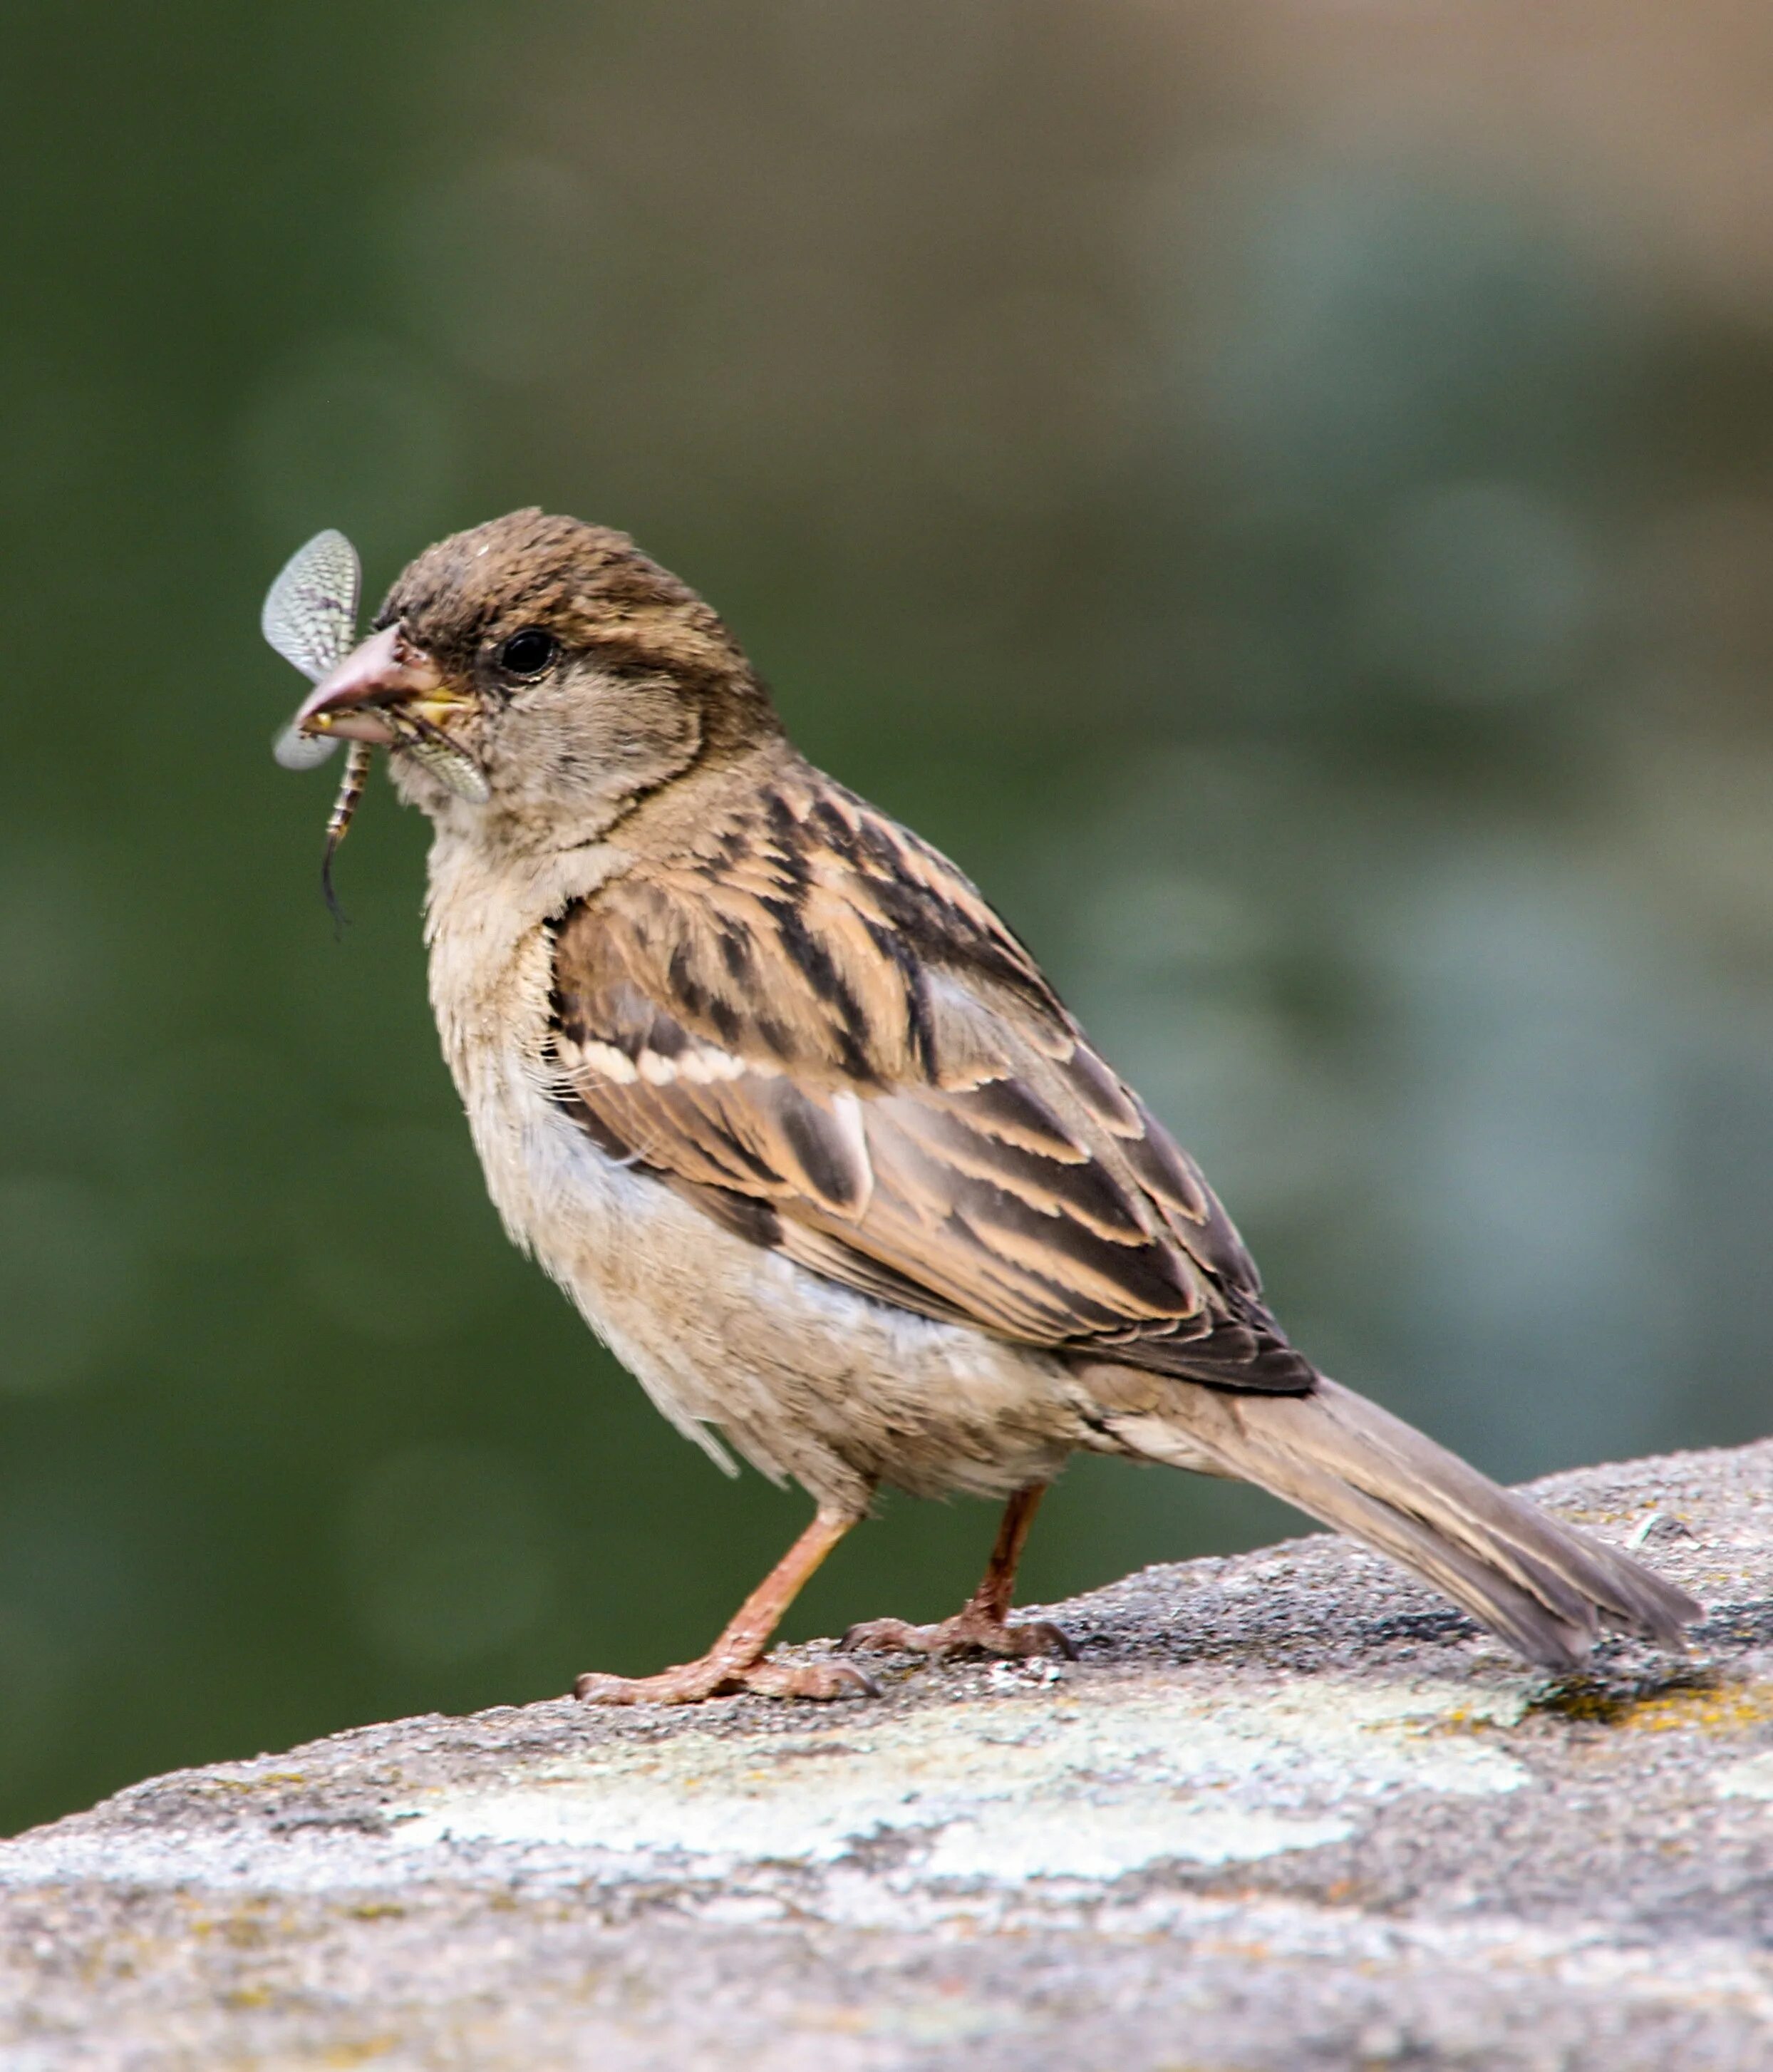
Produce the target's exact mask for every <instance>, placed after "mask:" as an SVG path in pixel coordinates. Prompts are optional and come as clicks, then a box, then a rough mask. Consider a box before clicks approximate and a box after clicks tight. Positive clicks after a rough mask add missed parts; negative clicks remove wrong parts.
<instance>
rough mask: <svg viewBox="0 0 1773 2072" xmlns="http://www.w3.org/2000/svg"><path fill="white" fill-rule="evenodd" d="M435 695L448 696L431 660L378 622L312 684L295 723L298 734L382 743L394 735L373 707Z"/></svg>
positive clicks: (437, 697) (409, 702)
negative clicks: (375, 629) (377, 629)
mask: <svg viewBox="0 0 1773 2072" xmlns="http://www.w3.org/2000/svg"><path fill="white" fill-rule="evenodd" d="M440 699H441V700H449V693H447V692H445V690H444V688H443V678H442V677H441V676H440V675H439V673H438V672H437V664H435V663H434V662H433V660H431V658H430V656H429V655H427V654H426V653H425V650H424V649H423V648H415V647H414V646H413V645H412V643H411V642H410V641H409V640H408V639H406V637H405V635H404V634H403V633H402V632H401V631H400V627H398V626H384V627H383V628H382V630H381V631H380V633H372V634H371V635H370V636H369V638H368V639H367V640H365V641H363V642H361V643H359V645H358V646H357V647H355V648H352V650H351V652H350V653H349V654H348V655H347V656H346V657H345V659H344V660H343V662H341V663H340V664H339V666H338V668H336V669H334V671H333V672H332V673H331V675H330V676H325V677H322V679H321V680H320V681H319V682H318V684H316V685H314V689H312V690H311V691H310V693H308V695H307V697H305V698H304V699H303V700H302V706H301V709H300V710H299V711H298V713H297V714H296V716H295V726H296V729H297V731H298V733H302V734H323V735H325V736H326V737H327V738H329V739H339V740H344V741H371V742H376V743H378V744H379V745H381V746H387V745H388V743H389V742H393V741H396V740H398V739H399V738H400V737H399V735H398V734H396V732H395V730H394V729H393V728H392V726H389V725H388V722H387V720H386V719H384V717H382V715H381V713H380V712H379V711H378V710H377V707H378V706H381V705H421V704H424V703H428V702H430V701H435V700H440ZM450 702H454V701H450Z"/></svg>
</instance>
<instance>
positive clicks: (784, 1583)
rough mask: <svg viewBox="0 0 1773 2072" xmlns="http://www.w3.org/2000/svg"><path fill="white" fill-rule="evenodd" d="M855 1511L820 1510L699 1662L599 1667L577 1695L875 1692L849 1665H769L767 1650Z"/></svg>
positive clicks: (651, 1697) (601, 1700)
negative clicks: (635, 1670) (630, 1672)
mask: <svg viewBox="0 0 1773 2072" xmlns="http://www.w3.org/2000/svg"><path fill="white" fill-rule="evenodd" d="M855 1523H856V1513H855V1512H854V1511H819V1513H818V1515H816V1516H815V1519H813V1522H812V1523H811V1525H809V1526H808V1527H807V1528H806V1531H804V1532H803V1533H802V1535H800V1537H799V1538H798V1540H796V1541H795V1542H794V1545H793V1546H792V1547H790V1548H789V1549H788V1552H786V1554H784V1555H783V1556H782V1559H781V1560H779V1561H778V1563H777V1564H776V1565H775V1567H774V1568H772V1569H771V1570H770V1572H769V1574H768V1575H767V1576H765V1577H764V1579H763V1581H761V1583H759V1584H758V1585H757V1588H756V1589H754V1590H753V1592H752V1593H751V1594H750V1596H749V1597H747V1598H746V1599H745V1602H744V1603H743V1604H742V1605H740V1607H739V1609H737V1611H736V1612H735V1613H734V1614H733V1617H732V1618H730V1619H729V1620H728V1622H727V1625H726V1630H725V1631H724V1633H722V1634H721V1635H720V1638H719V1639H718V1640H717V1641H716V1642H715V1643H714V1645H713V1646H712V1647H711V1648H710V1649H709V1650H708V1653H707V1654H706V1655H703V1656H702V1657H701V1658H700V1660H698V1661H695V1662H684V1663H679V1665H678V1666H677V1667H676V1668H675V1669H666V1670H662V1671H660V1672H659V1675H656V1676H603V1675H597V1673H596V1672H594V1671H593V1672H591V1673H589V1674H588V1675H584V1676H581V1678H580V1679H579V1680H578V1682H577V1683H575V1684H574V1685H573V1696H575V1697H579V1698H583V1699H585V1700H587V1701H588V1702H589V1704H593V1705H687V1704H694V1703H695V1702H696V1700H698V1699H701V1698H712V1697H716V1696H720V1695H722V1694H724V1692H729V1691H757V1692H761V1693H762V1694H763V1695H764V1696H765V1697H769V1698H848V1697H857V1696H866V1697H872V1696H875V1695H876V1693H875V1689H874V1686H873V1685H872V1683H870V1682H869V1681H868V1678H867V1677H865V1676H864V1675H863V1674H862V1673H861V1671H860V1670H858V1669H856V1668H854V1667H852V1665H851V1664H850V1663H847V1662H806V1663H785V1662H770V1661H766V1660H765V1659H764V1653H763V1651H764V1649H765V1646H767V1645H768V1644H769V1640H770V1634H773V1633H774V1631H775V1630H776V1628H777V1627H778V1626H779V1625H780V1624H781V1623H782V1614H784V1613H785V1612H786V1610H787V1609H788V1607H789V1605H791V1604H792V1603H793V1602H794V1599H795V1597H797V1596H798V1594H799V1592H800V1589H801V1586H802V1585H803V1584H804V1583H805V1582H806V1579H807V1577H809V1576H811V1573H812V1572H813V1571H814V1569H815V1568H817V1567H818V1566H819V1563H820V1562H821V1561H823V1560H824V1558H825V1556H827V1554H829V1553H830V1552H831V1549H832V1548H834V1547H835V1545H836V1544H837V1543H838V1541H839V1540H841V1539H842V1538H843V1535H844V1534H845V1533H846V1532H848V1531H849V1529H850V1527H852V1525H854V1524H855Z"/></svg>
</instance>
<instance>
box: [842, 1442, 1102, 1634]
mask: <svg viewBox="0 0 1773 2072" xmlns="http://www.w3.org/2000/svg"><path fill="white" fill-rule="evenodd" d="M1046 1493H1047V1490H1046V1484H1045V1482H1036V1483H1033V1484H1032V1486H1030V1487H1028V1488H1027V1489H1022V1490H1017V1491H1016V1494H1015V1495H1014V1496H1012V1498H1010V1500H1009V1502H1008V1504H1006V1505H1005V1506H1004V1508H1003V1523H1001V1524H1000V1525H999V1527H998V1528H997V1543H996V1544H995V1546H994V1547H993V1548H992V1549H991V1560H989V1561H988V1562H987V1564H986V1566H985V1573H984V1574H983V1577H980V1579H979V1588H978V1589H976V1590H975V1591H974V1593H973V1594H972V1595H971V1597H969V1598H968V1599H967V1602H966V1603H965V1604H964V1605H962V1607H961V1608H960V1609H959V1610H958V1612H956V1613H955V1614H954V1617H953V1618H947V1619H944V1620H943V1621H942V1623H941V1625H940V1626H908V1625H907V1624H906V1623H905V1621H904V1620H903V1619H894V1618H884V1619H870V1620H869V1621H868V1622H867V1624H866V1625H864V1626H852V1627H851V1628H850V1630H849V1631H848V1633H847V1634H844V1636H843V1646H845V1647H847V1648H860V1647H871V1648H874V1647H877V1648H905V1649H908V1650H909V1651H910V1652H912V1653H913V1654H914V1655H958V1654H962V1653H964V1652H965V1651H967V1649H969V1648H978V1649H980V1650H981V1651H983V1653H985V1654H987V1655H1064V1656H1065V1658H1066V1659H1067V1660H1068V1661H1070V1660H1075V1659H1076V1658H1077V1650H1076V1648H1074V1647H1073V1646H1072V1644H1071V1642H1069V1640H1068V1639H1067V1638H1066V1637H1065V1634H1063V1633H1062V1632H1061V1630H1060V1629H1059V1628H1058V1627H1057V1626H1053V1625H1050V1624H1049V1622H1047V1621H1046V1620H1045V1619H1032V1620H1030V1621H1029V1622H1028V1623H1027V1624H1026V1625H1024V1626H1012V1625H1011V1624H1010V1623H1009V1613H1010V1597H1011V1593H1012V1591H1013V1590H1014V1589H1015V1587H1016V1567H1017V1564H1019V1563H1020V1560H1021V1559H1022V1545H1023V1542H1024V1540H1026V1539H1027V1538H1028V1527H1030V1526H1031V1525H1032V1524H1033V1523H1034V1514H1035V1512H1036V1511H1037V1510H1038V1509H1039V1508H1040V1499H1041V1498H1042V1497H1044V1496H1045V1494H1046Z"/></svg>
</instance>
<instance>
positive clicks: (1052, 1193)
mask: <svg viewBox="0 0 1773 2072" xmlns="http://www.w3.org/2000/svg"><path fill="white" fill-rule="evenodd" d="M551 1040H552V1053H553V1054H552V1059H551V1065H552V1071H553V1073H554V1075H555V1076H554V1084H555V1087H556V1092H557V1096H558V1098H559V1099H560V1100H561V1101H562V1102H563V1103H564V1104H565V1105H566V1106H567V1107H568V1108H569V1109H570V1111H571V1112H573V1115H574V1116H576V1117H577V1120H579V1121H580V1123H581V1125H582V1126H583V1127H584V1128H585V1130H586V1131H587V1132H588V1133H589V1134H590V1136H591V1137H593V1139H594V1141H596V1142H597V1144H599V1145H601V1147H602V1148H603V1149H605V1151H606V1152H608V1153H609V1154H610V1155H612V1156H614V1157H621V1158H625V1159H628V1160H630V1161H633V1162H634V1164H636V1165H639V1166H641V1167H642V1168H644V1169H646V1170H650V1171H651V1172H653V1173H655V1174H657V1175H658V1176H659V1178H660V1179H661V1180H662V1181H663V1182H665V1183H667V1184H668V1185H670V1186H672V1187H674V1188H675V1189H676V1190H678V1191H679V1193H680V1194H684V1195H686V1196H687V1197H688V1198H690V1199H691V1200H692V1201H693V1202H696V1204H697V1206H698V1207H700V1208H701V1209H702V1210H703V1211H704V1213H706V1214H707V1215H709V1216H710V1217H712V1219H714V1220H716V1222H718V1223H721V1224H723V1225H724V1226H725V1227H728V1229H730V1230H733V1231H737V1232H738V1233H739V1234H741V1235H743V1236H744V1237H745V1238H747V1239H749V1240H750V1241H752V1242H753V1243H755V1244H760V1245H764V1246H769V1247H772V1248H775V1249H778V1250H779V1251H781V1252H785V1253H786V1254H787V1255H788V1256H790V1258H792V1259H794V1260H796V1261H798V1263H799V1264H801V1265H802V1266H803V1267H805V1268H808V1269H809V1270H810V1271H811V1272H815V1273H819V1274H822V1275H824V1276H827V1277H828V1278H830V1279H831V1280H834V1281H842V1282H843V1283H845V1284H847V1285H849V1286H851V1287H852V1288H856V1289H860V1290H861V1291H862V1292H864V1293H867V1294H869V1295H872V1296H874V1297H878V1298H880V1299H881V1300H883V1301H889V1302H893V1303H897V1304H898V1305H901V1307H903V1308H905V1309H912V1310H915V1311H917V1312H919V1313H922V1314H924V1315H925V1316H931V1317H937V1318H949V1319H954V1320H961V1321H965V1322H969V1323H971V1324H974V1325H976V1326H979V1327H981V1328H983V1329H984V1330H988V1331H991V1332H994V1333H996V1334H999V1335H1002V1336H1003V1337H1007V1338H1014V1339H1017V1340H1020V1341H1022V1342H1026V1343H1029V1344H1032V1345H1038V1346H1047V1347H1051V1348H1053V1349H1054V1350H1061V1351H1070V1352H1075V1353H1079V1354H1083V1353H1090V1354H1094V1355H1107V1356H1110V1357H1113V1358H1114V1359H1120V1360H1123V1361H1126V1362H1127V1363H1131V1364H1133V1365H1136V1366H1140V1367H1150V1368H1154V1369H1156V1370H1158V1371H1163V1372H1167V1373H1172V1374H1179V1375H1187V1376H1188V1377H1190V1378H1192V1379H1198V1380H1202V1381H1207V1382H1211V1383H1217V1384H1219V1385H1221V1386H1225V1387H1241V1388H1254V1389H1262V1390H1283V1391H1297V1390H1302V1389H1304V1388H1307V1387H1310V1386H1311V1380H1312V1377H1311V1370H1310V1369H1309V1368H1308V1367H1307V1366H1306V1365H1305V1363H1304V1362H1303V1360H1301V1359H1299V1355H1297V1354H1295V1353H1294V1352H1293V1351H1292V1350H1291V1347H1290V1346H1288V1345H1287V1342H1286V1340H1285V1339H1284V1338H1283V1337H1282V1335H1281V1334H1280V1331H1279V1330H1278V1326H1275V1325H1274V1322H1273V1321H1272V1319H1271V1318H1270V1317H1269V1315H1268V1313H1267V1311H1266V1309H1265V1308H1264V1306H1263V1305H1262V1297H1261V1287H1260V1283H1259V1281H1258V1277H1257V1274H1256V1270H1255V1268H1254V1264H1252V1262H1251V1260H1250V1256H1249V1255H1248V1253H1247V1252H1246V1251H1245V1250H1244V1248H1243V1246H1242V1243H1241V1242H1240V1240H1239V1239H1238V1237H1237V1232H1236V1231H1234V1230H1233V1227H1232V1226H1231V1223H1230V1221H1229V1219H1228V1218H1227V1217H1226V1215H1225V1212H1224V1211H1223V1210H1222V1209H1221V1207H1219V1204H1218V1203H1217V1202H1216V1201H1215V1200H1214V1198H1213V1195H1212V1194H1211V1192H1210V1191H1209V1189H1208V1187H1207V1186H1206V1183H1205V1181H1204V1180H1203V1179H1202V1178H1201V1176H1200V1173H1199V1172H1198V1170H1196V1167H1195V1165H1194V1164H1193V1162H1192V1160H1191V1159H1189V1158H1188V1156H1187V1155H1186V1154H1185V1153H1184V1152H1182V1151H1181V1150H1180V1149H1179V1148H1178V1147H1177V1146H1176V1144H1175V1143H1174V1142H1173V1141H1172V1140H1171V1138H1170V1137H1169V1136H1168V1134H1167V1133H1166V1132H1165V1131H1164V1128H1163V1127H1162V1125H1161V1124H1159V1123H1158V1122H1157V1121H1156V1120H1155V1118H1154V1117H1153V1116H1151V1114H1150V1112H1148V1111H1147V1109H1146V1108H1145V1107H1144V1106H1143V1104H1142V1103H1141V1102H1140V1101H1139V1099H1138V1098H1137V1096H1135V1095H1134V1094H1133V1093H1132V1092H1131V1091H1130V1090H1129V1089H1128V1088H1127V1087H1126V1086H1124V1085H1123V1084H1122V1082H1121V1081H1120V1080H1119V1079H1118V1078H1117V1077H1116V1076H1115V1075H1114V1073H1113V1072H1112V1071H1110V1069H1109V1068H1108V1067H1107V1066H1106V1065H1105V1064H1104V1063H1103V1062H1102V1059H1100V1058H1099V1057H1098V1056H1097V1054H1096V1053H1095V1052H1094V1050H1092V1049H1091V1048H1090V1045H1089V1043H1088V1042H1086V1039H1085V1038H1084V1036H1083V1034H1082V1032H1081V1030H1079V1029H1078V1027H1077V1025H1076V1024H1075V1022H1073V1021H1072V1020H1071V1018H1070V1017H1069V1015H1068V1014H1067V1013H1066V1012H1065V1009H1064V1008H1063V1007H1062V1006H1061V1005H1060V1003H1059V1001H1057V998H1056V997H1054V995H1053V992H1052V990H1051V989H1050V988H1049V986H1048V985H1047V983H1046V981H1045V979H1044V978H1043V977H1042V976H1041V975H1040V972H1039V970H1038V968H1036V965H1035V964H1033V962H1032V960H1031V959H1030V958H1029V956H1028V953H1027V952H1026V951H1025V950H1024V949H1023V948H1022V946H1021V945H1020V943H1018V942H1017V941H1016V939H1015V937H1014V936H1013V935H1012V934H1011V933H1010V932H1009V931H1008V929H1007V928H1006V927H1004V925H1003V923H1002V922H1000V921H999V919H997V917H996V916H995V915H994V914H993V913H992V912H991V910H990V908H989V907H988V906H986V904H985V902H983V899H982V898H980V897H979V894H978V893H977V892H975V890H974V889H973V888H972V886H971V885H969V884H968V883H967V881H966V879H965V878H962V876H961V875H960V874H959V873H958V871H956V870H954V867H953V866H952V865H950V864H949V863H947V862H946V861H945V860H944V859H943V858H942V857H939V856H938V855H937V854H936V853H934V851H933V850H931V849H928V848H926V847H925V845H923V844H921V843H920V842H918V841H917V840H916V838H915V837H912V836H911V835H909V834H908V833H906V832H905V830H904V829H903V828H900V827H898V826H897V825H896V824H894V823H893V822H892V821H890V820H888V819H886V818H885V817H884V816H882V815H880V814H877V813H876V812H873V811H872V809H871V808H868V807H867V806H865V805H864V804H862V803H861V802H860V800H856V799H854V798H852V796H850V795H849V794H848V793H846V792H843V791H841V790H839V788H838V787H835V786H833V785H831V784H829V783H827V782H826V781H825V780H823V779H813V778H811V777H810V776H809V777H808V779H806V782H805V783H798V784H790V783H782V784H780V785H778V786H776V787H772V788H770V790H769V791H766V792H765V794H764V795H763V796H761V798H758V799H756V800H751V801H749V802H748V804H746V805H745V807H744V808H742V809H735V811H734V812H732V813H731V814H729V815H728V816H726V817H725V819H724V820H723V821H722V822H721V823H720V824H719V825H717V826H715V827H712V828H709V829H708V830H707V831H706V833H705V835H704V837H702V838H701V839H700V841H699V842H698V844H697V845H696V851H695V853H693V854H692V856H691V857H688V858H687V859H686V860H684V861H682V862H681V863H679V864H676V865H671V866H670V867H667V868H664V869H659V868H654V869H651V870H648V871H647V872H646V873H644V874H641V873H634V874H630V875H628V876H626V877H622V878H618V879H616V880H615V881H614V882H612V883H611V884H609V886H605V887H604V888H603V889H602V890H600V891H599V892H598V893H597V894H594V895H593V897H592V898H589V899H588V900H586V901H585V902H582V903H581V904H580V905H578V906H575V907H574V908H573V909H572V910H571V911H569V912H568V914H567V915H564V917H563V918H562V919H561V921H560V923H559V924H558V926H557V927H556V942H555V963H554V1019H553V1026H552V1036H551Z"/></svg>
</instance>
